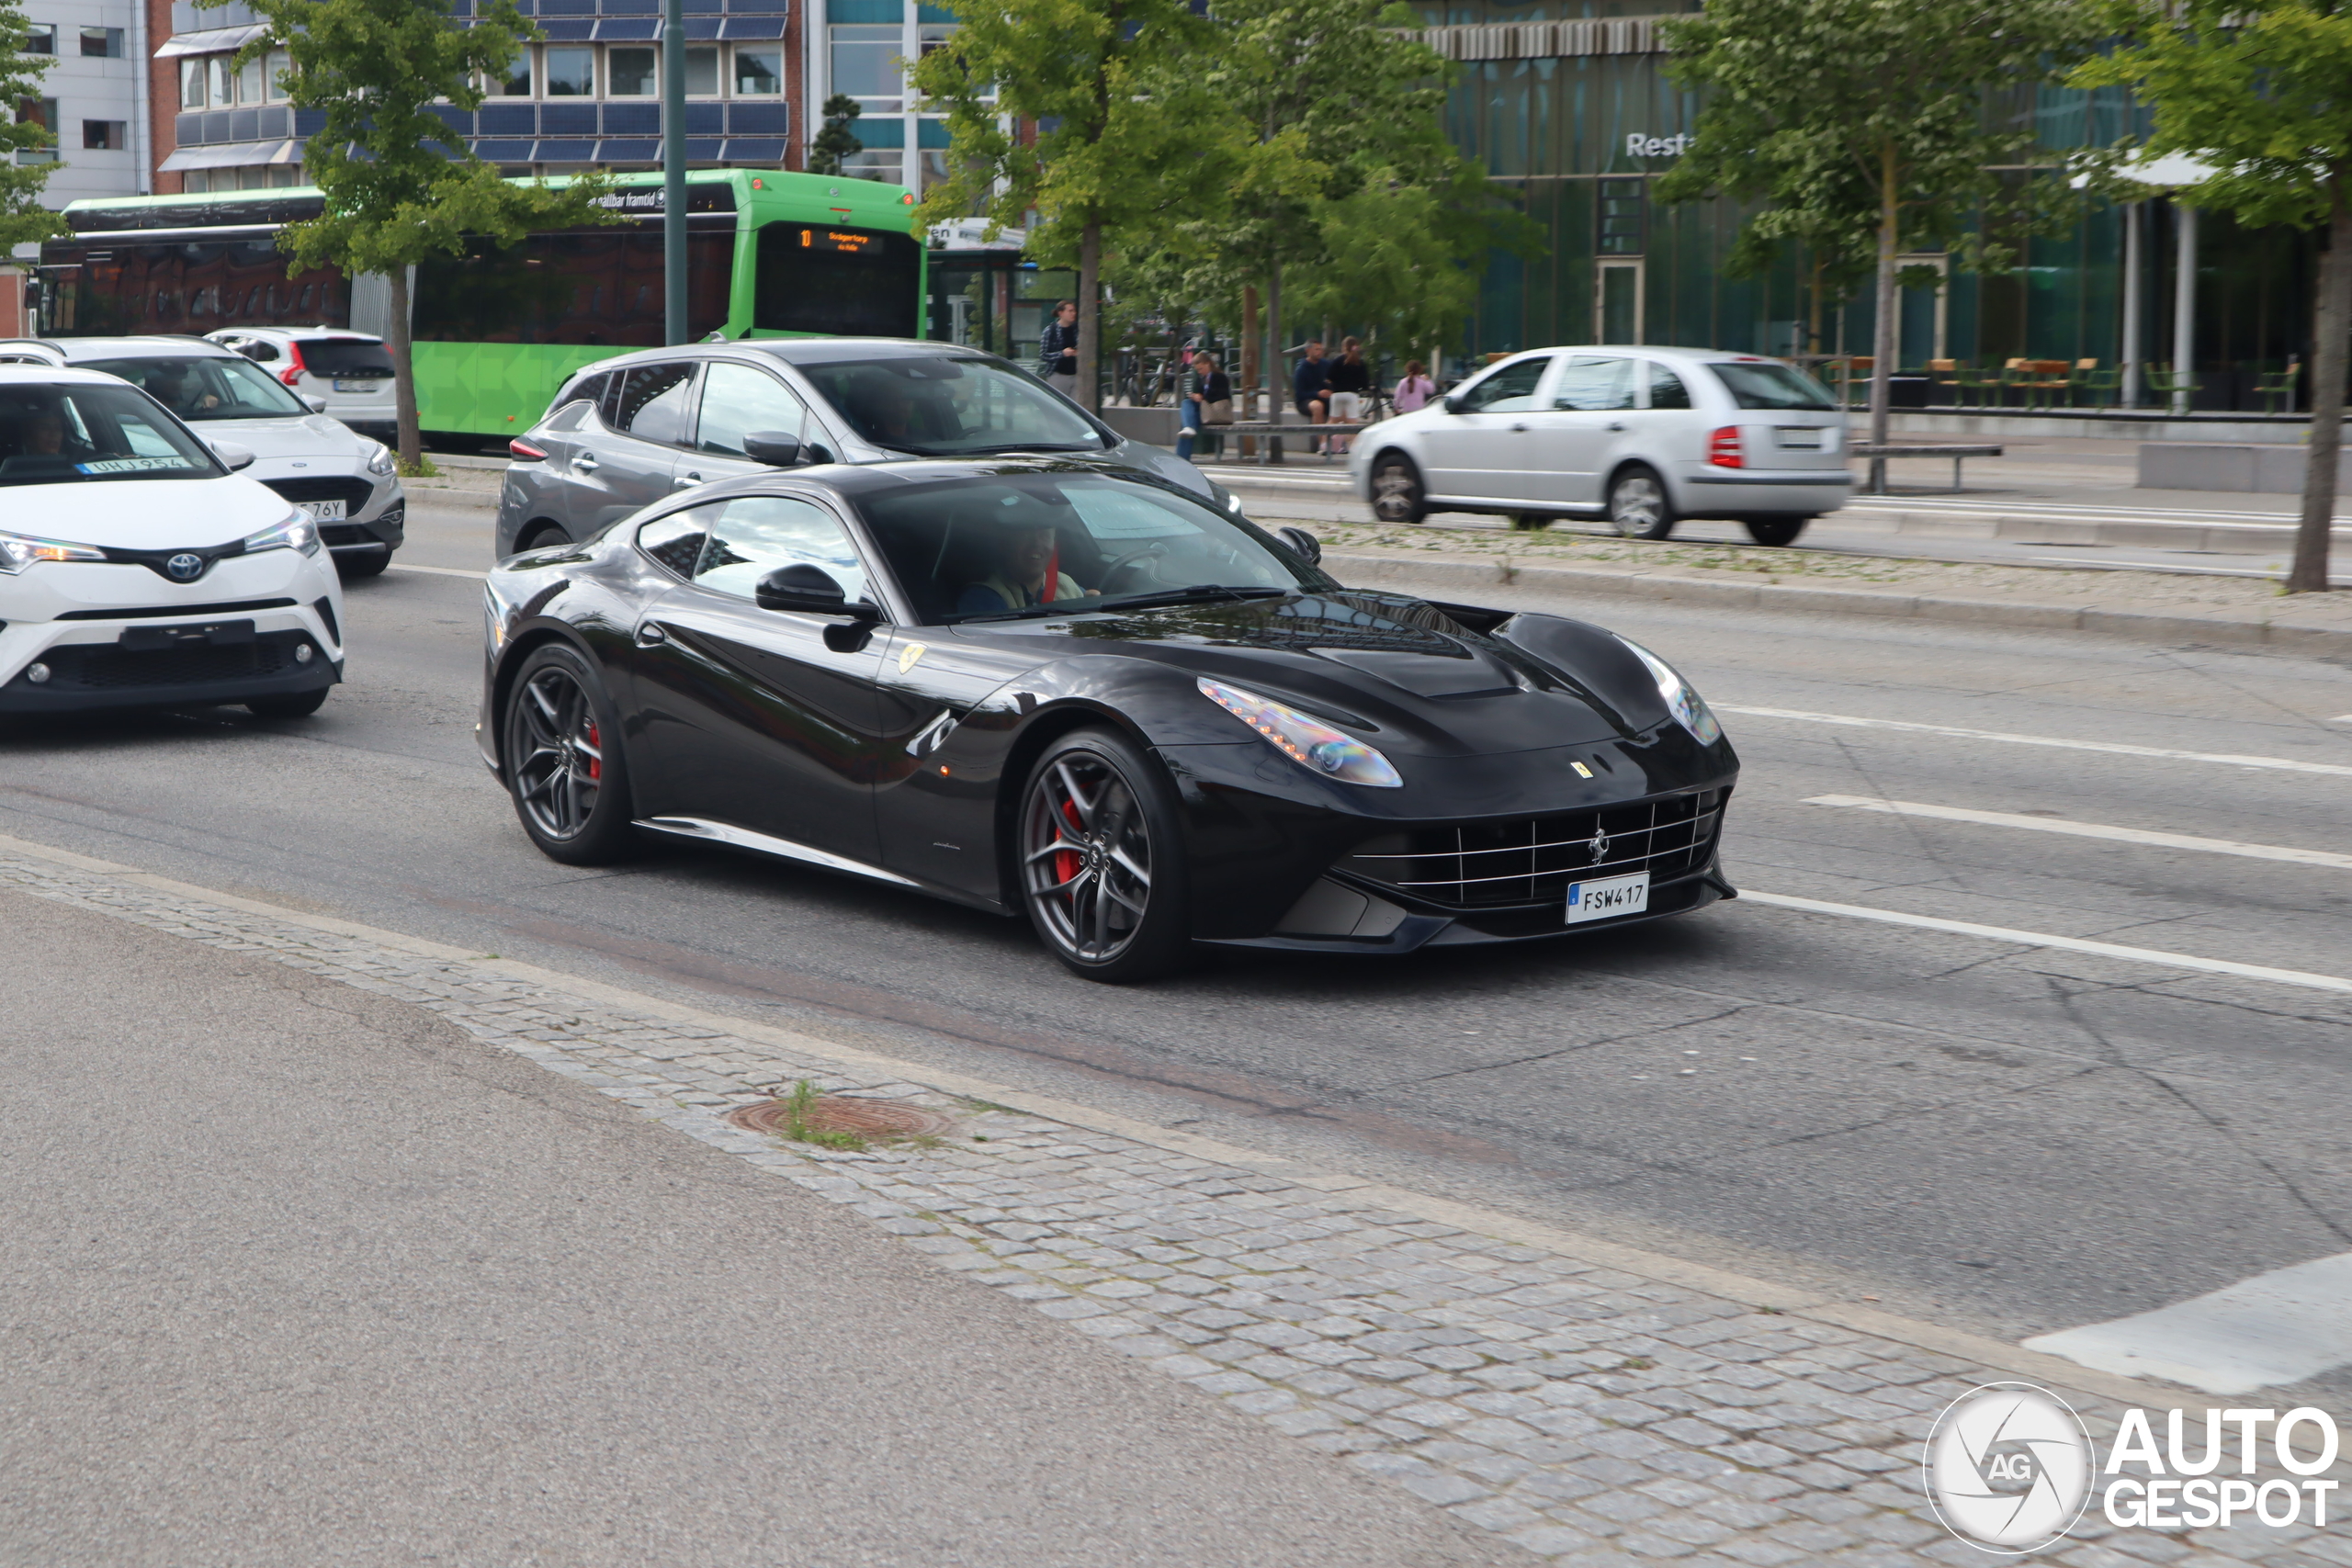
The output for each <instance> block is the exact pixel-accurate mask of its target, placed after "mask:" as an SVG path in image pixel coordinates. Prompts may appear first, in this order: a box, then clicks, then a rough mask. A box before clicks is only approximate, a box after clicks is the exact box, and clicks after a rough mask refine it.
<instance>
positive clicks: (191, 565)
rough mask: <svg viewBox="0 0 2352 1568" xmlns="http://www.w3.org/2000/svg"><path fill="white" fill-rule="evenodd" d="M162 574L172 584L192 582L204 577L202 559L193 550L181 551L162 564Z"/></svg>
mask: <svg viewBox="0 0 2352 1568" xmlns="http://www.w3.org/2000/svg"><path fill="white" fill-rule="evenodd" d="M164 575H166V576H167V577H169V578H170V579H171V580H172V581H174V582H194V581H196V580H197V579H198V578H199V577H202V576H203V575H204V558H203V557H202V556H200V555H198V554H197V553H196V552H195V551H193V550H182V551H181V552H180V553H179V554H177V555H175V556H174V557H173V558H171V559H169V560H167V561H165V562H164Z"/></svg>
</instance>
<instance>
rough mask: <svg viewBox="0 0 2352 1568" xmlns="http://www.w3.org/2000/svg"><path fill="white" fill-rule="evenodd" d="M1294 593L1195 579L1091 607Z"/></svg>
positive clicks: (1131, 606)
mask: <svg viewBox="0 0 2352 1568" xmlns="http://www.w3.org/2000/svg"><path fill="white" fill-rule="evenodd" d="M1295 592H1298V590H1297V589H1295V588H1227V587H1226V586H1225V585H1224V584H1223V583H1219V582H1195V583H1193V585H1192V586H1191V587H1190V588H1170V589H1166V590H1163V591H1162V592H1158V593H1136V594H1131V595H1129V596H1128V597H1126V598H1125V599H1105V600H1103V603H1102V604H1097V605H1096V606H1094V607H1095V608H1096V609H1098V610H1146V609H1149V608H1150V607H1151V606H1153V605H1155V604H1200V603H1201V602H1203V601H1204V600H1209V599H1234V600H1241V599H1283V598H1287V597H1288V596H1289V595H1291V594H1293V593H1295Z"/></svg>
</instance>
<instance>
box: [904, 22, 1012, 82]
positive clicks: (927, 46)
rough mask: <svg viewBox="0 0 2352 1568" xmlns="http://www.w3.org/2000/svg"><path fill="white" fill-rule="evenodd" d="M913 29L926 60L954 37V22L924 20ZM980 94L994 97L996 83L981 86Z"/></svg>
mask: <svg viewBox="0 0 2352 1568" xmlns="http://www.w3.org/2000/svg"><path fill="white" fill-rule="evenodd" d="M915 30H916V33H917V35H918V39H917V42H918V47H919V48H920V49H921V50H922V58H923V59H926V60H927V59H929V58H930V57H931V53H932V51H933V50H940V49H944V48H946V47H947V45H948V42H949V40H951V39H954V38H955V36H956V24H955V23H954V22H924V23H922V24H921V25H920V26H919V27H918V28H916V29H915ZM980 96H981V97H983V98H993V97H995V96H996V84H995V83H993V82H991V83H989V85H986V86H984V87H982V88H981V89H980Z"/></svg>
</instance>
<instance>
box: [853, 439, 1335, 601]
mask: <svg viewBox="0 0 2352 1568" xmlns="http://www.w3.org/2000/svg"><path fill="white" fill-rule="evenodd" d="M863 510H864V512H865V521H866V526H867V527H868V528H869V529H871V530H872V531H873V534H874V537H875V541H876V543H877V544H879V545H880V546H881V547H882V554H883V556H884V558H886V559H888V561H889V563H890V570H891V571H892V572H893V573H894V574H895V575H896V576H897V577H898V580H899V585H900V586H901V587H902V588H904V589H905V590H906V592H907V596H908V597H909V598H910V600H912V601H913V602H914V605H915V608H916V611H917V613H918V614H919V615H921V616H922V620H923V623H924V624H925V625H930V626H936V625H940V624H942V623H945V622H951V621H962V620H969V619H972V618H974V617H978V616H989V615H1020V614H1024V613H1035V614H1044V615H1051V614H1055V613H1059V612H1076V613H1083V612H1085V611H1088V610H1103V609H1110V608H1114V607H1115V606H1117V605H1119V604H1129V603H1137V604H1139V603H1142V602H1144V601H1148V600H1159V601H1161V602H1163V603H1164V602H1169V601H1170V600H1182V599H1185V598H1190V597H1199V598H1202V599H1204V600H1216V599H1229V598H1235V597H1250V596H1252V595H1253V594H1267V595H1272V594H1275V593H1289V592H1296V591H1298V590H1299V589H1301V588H1303V587H1304V588H1316V589H1321V588H1325V587H1328V586H1329V584H1328V583H1327V582H1326V581H1324V580H1323V578H1322V576H1321V574H1320V573H1318V572H1316V571H1315V570H1313V569H1311V568H1309V567H1307V566H1306V565H1305V563H1303V562H1301V561H1299V560H1298V559H1297V558H1295V556H1292V555H1291V554H1290V553H1289V552H1288V551H1287V550H1285V549H1283V547H1281V546H1279V545H1276V544H1275V543H1274V542H1273V541H1272V539H1269V538H1268V537H1266V536H1265V535H1263V534H1261V533H1260V532H1258V530H1257V529H1255V528H1253V527H1251V526H1250V525H1249V524H1247V523H1245V522H1243V521H1241V520H1240V519H1239V518H1237V517H1228V516H1227V515H1225V514H1224V513H1218V512H1214V511H1211V510H1210V509H1209V508H1208V507H1205V506H1203V505H1200V504H1199V503H1197V502H1193V501H1191V500H1189V499H1187V498H1186V497H1184V496H1182V495H1179V494H1176V493H1175V492H1173V491H1164V490H1160V489H1159V488H1157V487H1156V486H1152V485H1148V484H1144V483H1141V482H1139V481H1136V480H1133V479H1117V478H1113V477H1111V476H1108V475H1096V474H1083V475H1080V474H1029V473H1016V474H992V475H989V476H987V477H986V478H980V479H955V480H950V481H947V482H945V483H941V484H928V485H920V486H910V487H909V488H907V489H905V490H900V491H888V492H886V493H884V494H881V495H878V496H875V497H872V498H870V499H867V500H865V502H863Z"/></svg>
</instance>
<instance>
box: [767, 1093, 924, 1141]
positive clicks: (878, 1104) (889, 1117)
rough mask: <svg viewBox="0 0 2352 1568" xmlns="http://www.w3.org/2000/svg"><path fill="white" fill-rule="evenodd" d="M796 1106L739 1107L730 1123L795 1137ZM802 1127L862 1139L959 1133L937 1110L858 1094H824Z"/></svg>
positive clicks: (805, 1111) (813, 1102) (778, 1102)
mask: <svg viewBox="0 0 2352 1568" xmlns="http://www.w3.org/2000/svg"><path fill="white" fill-rule="evenodd" d="M791 1113H792V1107H791V1106H790V1105H789V1104H788V1103H786V1101H784V1100H762V1101H761V1102H760V1103H759V1104H757V1105H744V1106H739V1107H738V1108H736V1109H735V1110H734V1111H729V1113H728V1117H727V1120H729V1122H733V1123H735V1125H737V1126H738V1127H745V1128H749V1129H750V1130H751V1131H752V1132H754V1133H775V1134H783V1135H785V1136H787V1137H788V1136H790V1135H791V1129H790V1122H791ZM800 1125H801V1126H802V1127H803V1128H804V1129H806V1130H807V1131H809V1132H811V1133H854V1134H857V1135H858V1136H859V1137H862V1138H920V1137H925V1136H929V1137H940V1136H944V1135H945V1134H949V1133H952V1132H954V1131H955V1130H956V1120H955V1118H954V1117H952V1116H943V1115H941V1114H940V1113H939V1112H938V1111H924V1110H922V1109H921V1108H920V1107H917V1106H912V1105H901V1104H899V1102H898V1101H896V1100H861V1099H859V1098H857V1097H856V1096H855V1095H846V1094H820V1095H819V1096H817V1097H816V1098H815V1099H814V1100H810V1101H809V1103H808V1104H807V1105H806V1106H805V1107H804V1108H803V1109H802V1111H801V1113H800Z"/></svg>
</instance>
